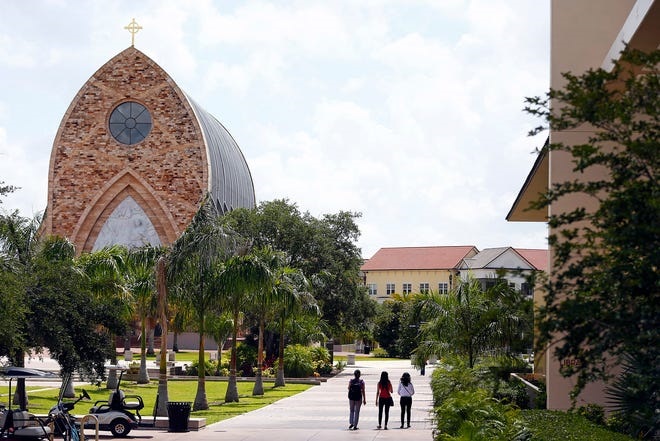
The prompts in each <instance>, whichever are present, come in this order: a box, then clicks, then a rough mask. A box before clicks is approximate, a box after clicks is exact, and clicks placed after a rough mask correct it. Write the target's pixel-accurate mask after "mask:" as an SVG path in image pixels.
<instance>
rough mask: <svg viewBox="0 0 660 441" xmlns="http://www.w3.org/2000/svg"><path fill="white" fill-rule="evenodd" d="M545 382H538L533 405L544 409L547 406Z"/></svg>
mask: <svg viewBox="0 0 660 441" xmlns="http://www.w3.org/2000/svg"><path fill="white" fill-rule="evenodd" d="M546 387H547V386H546V385H545V382H543V383H541V384H539V392H538V393H537V394H536V398H535V399H534V407H535V408H537V409H545V408H546V407H548V391H547V389H546Z"/></svg>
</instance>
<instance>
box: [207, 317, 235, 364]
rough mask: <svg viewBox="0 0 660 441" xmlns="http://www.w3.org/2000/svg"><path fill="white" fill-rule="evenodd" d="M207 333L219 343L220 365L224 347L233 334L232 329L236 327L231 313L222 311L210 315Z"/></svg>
mask: <svg viewBox="0 0 660 441" xmlns="http://www.w3.org/2000/svg"><path fill="white" fill-rule="evenodd" d="M206 325H207V326H206V335H207V336H209V337H211V338H212V339H213V341H215V343H216V344H217V345H218V357H217V358H218V366H220V363H221V362H222V347H223V346H224V345H225V342H226V341H227V339H228V338H229V336H230V335H231V330H232V329H233V328H234V321H233V320H232V319H231V316H230V314H228V313H221V314H214V315H210V316H209V317H208V321H207V323H206Z"/></svg>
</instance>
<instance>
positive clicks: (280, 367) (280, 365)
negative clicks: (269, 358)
mask: <svg viewBox="0 0 660 441" xmlns="http://www.w3.org/2000/svg"><path fill="white" fill-rule="evenodd" d="M281 386H286V381H285V380H284V318H282V321H281V323H280V344H279V348H278V354H277V378H276V379H275V387H281Z"/></svg>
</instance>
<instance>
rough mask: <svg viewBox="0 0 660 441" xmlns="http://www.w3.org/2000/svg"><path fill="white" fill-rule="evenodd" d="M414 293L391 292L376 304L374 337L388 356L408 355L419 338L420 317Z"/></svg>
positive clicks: (402, 356) (403, 356) (405, 356)
mask: <svg viewBox="0 0 660 441" xmlns="http://www.w3.org/2000/svg"><path fill="white" fill-rule="evenodd" d="M416 299H417V296H416V295H413V294H405V295H401V294H393V295H392V296H391V298H389V299H387V300H386V301H385V302H383V303H382V304H381V305H378V309H377V311H378V312H377V315H376V319H375V328H374V337H375V339H376V341H378V344H379V345H380V347H381V348H383V349H384V350H386V351H387V354H388V355H389V356H390V357H401V358H407V357H410V354H411V353H412V352H413V351H414V350H415V348H416V347H417V345H418V340H419V338H418V337H419V327H420V318H419V314H418V312H417V310H416V308H415V301H416Z"/></svg>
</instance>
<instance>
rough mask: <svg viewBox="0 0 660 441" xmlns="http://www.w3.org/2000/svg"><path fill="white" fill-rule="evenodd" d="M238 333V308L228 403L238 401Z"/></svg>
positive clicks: (226, 397) (233, 334) (232, 348)
mask: <svg viewBox="0 0 660 441" xmlns="http://www.w3.org/2000/svg"><path fill="white" fill-rule="evenodd" d="M237 334H238V310H235V311H234V328H233V330H232V342H231V360H230V362H229V383H228V384H227V393H226V394H225V402H226V403H238V385H237V384H236V337H237Z"/></svg>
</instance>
